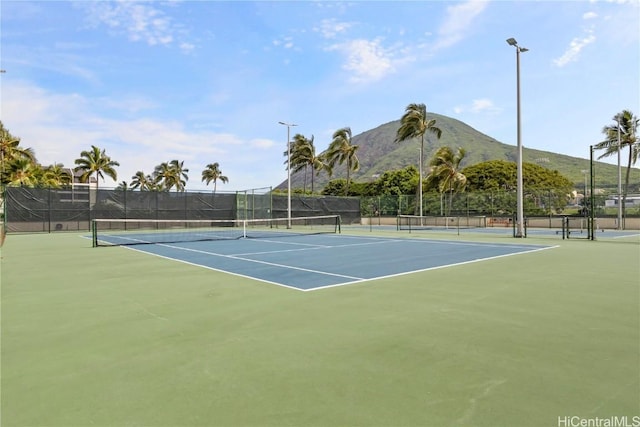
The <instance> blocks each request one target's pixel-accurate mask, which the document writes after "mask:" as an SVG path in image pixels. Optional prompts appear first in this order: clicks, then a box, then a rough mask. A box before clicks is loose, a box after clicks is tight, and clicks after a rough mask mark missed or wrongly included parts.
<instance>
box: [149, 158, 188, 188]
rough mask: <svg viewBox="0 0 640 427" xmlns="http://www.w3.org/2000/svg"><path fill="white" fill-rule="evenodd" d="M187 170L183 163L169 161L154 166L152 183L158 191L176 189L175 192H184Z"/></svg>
mask: <svg viewBox="0 0 640 427" xmlns="http://www.w3.org/2000/svg"><path fill="white" fill-rule="evenodd" d="M187 172H189V169H185V168H184V162H181V161H178V160H171V161H170V162H163V163H160V164H159V165H158V166H156V168H155V171H154V172H153V178H154V183H155V184H156V186H158V187H157V188H158V189H166V190H167V191H169V190H171V189H172V188H173V187H176V191H184V188H185V186H186V184H187V180H188V179H189V176H188V175H187Z"/></svg>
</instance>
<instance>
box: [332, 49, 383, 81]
mask: <svg viewBox="0 0 640 427" xmlns="http://www.w3.org/2000/svg"><path fill="white" fill-rule="evenodd" d="M327 50H338V51H340V52H342V53H343V54H345V55H346V57H347V58H346V62H345V64H344V65H343V66H342V68H344V69H345V70H347V71H349V72H351V73H352V75H351V79H350V80H351V82H353V83H368V82H373V81H377V80H380V79H382V78H384V77H385V76H386V75H388V74H390V73H392V72H394V71H395V68H394V65H393V61H392V55H391V50H390V49H385V48H384V47H382V45H381V41H380V39H376V40H365V39H356V40H350V41H348V42H345V43H340V44H335V45H332V46H330V47H329V48H327Z"/></svg>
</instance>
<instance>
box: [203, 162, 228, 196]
mask: <svg viewBox="0 0 640 427" xmlns="http://www.w3.org/2000/svg"><path fill="white" fill-rule="evenodd" d="M218 180H220V182H222V183H225V184H226V183H227V182H229V178H228V177H226V176H225V175H222V171H221V170H220V164H219V163H218V162H215V163H209V164H208V165H207V167H206V169H205V170H203V171H202V181H204V183H205V184H206V185H209V183H211V181H213V194H215V193H216V188H217V186H218Z"/></svg>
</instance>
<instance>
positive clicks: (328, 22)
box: [313, 18, 353, 39]
mask: <svg viewBox="0 0 640 427" xmlns="http://www.w3.org/2000/svg"><path fill="white" fill-rule="evenodd" d="M352 25H353V24H352V23H350V22H338V21H336V19H335V18H332V19H323V20H322V21H321V22H320V25H319V26H318V27H316V28H314V29H313V30H314V31H316V32H319V33H320V34H322V37H324V38H326V39H332V38H335V37H336V36H337V35H338V34H341V33H344V32H346V31H347V30H348V29H349V28H350V27H351V26H352Z"/></svg>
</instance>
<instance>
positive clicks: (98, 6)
mask: <svg viewBox="0 0 640 427" xmlns="http://www.w3.org/2000/svg"><path fill="white" fill-rule="evenodd" d="M80 5H81V7H82V8H83V9H84V10H85V11H86V13H87V19H88V21H89V23H90V25H92V26H94V27H98V26H100V25H105V26H106V27H108V28H109V29H110V30H111V31H112V32H113V33H115V34H126V36H127V37H128V38H129V40H131V41H134V42H138V41H141V42H145V43H147V44H148V45H149V46H156V45H163V46H169V45H172V44H173V43H174V42H176V39H177V38H179V34H180V32H181V31H180V28H179V27H178V26H177V25H176V24H175V23H174V22H173V21H172V19H171V17H169V16H167V14H165V13H164V12H163V11H162V10H160V9H159V8H157V7H154V4H153V3H141V2H135V1H126V0H118V1H115V2H107V1H100V2H87V3H80ZM178 47H179V48H180V49H181V50H182V51H183V52H190V51H192V50H193V49H194V45H193V44H191V43H188V42H185V41H179V42H178Z"/></svg>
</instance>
